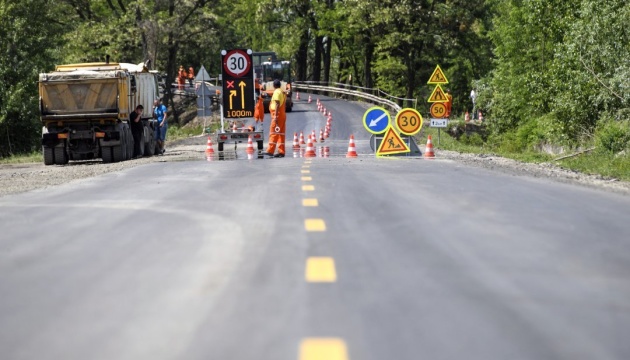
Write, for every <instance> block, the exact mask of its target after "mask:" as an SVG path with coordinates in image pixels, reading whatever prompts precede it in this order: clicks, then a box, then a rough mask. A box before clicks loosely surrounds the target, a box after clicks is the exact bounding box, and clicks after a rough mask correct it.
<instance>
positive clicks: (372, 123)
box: [370, 113, 387, 127]
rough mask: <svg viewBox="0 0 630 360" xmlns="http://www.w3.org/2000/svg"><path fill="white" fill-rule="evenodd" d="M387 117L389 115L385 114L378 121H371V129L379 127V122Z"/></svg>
mask: <svg viewBox="0 0 630 360" xmlns="http://www.w3.org/2000/svg"><path fill="white" fill-rule="evenodd" d="M386 117H387V114H385V113H384V114H383V115H381V116H379V117H377V118H376V119H374V120H372V121H370V127H373V126H376V125H378V122H379V121H381V120H383V119H384V118H386Z"/></svg>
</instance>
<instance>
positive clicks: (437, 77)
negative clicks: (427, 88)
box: [427, 65, 448, 84]
mask: <svg viewBox="0 0 630 360" xmlns="http://www.w3.org/2000/svg"><path fill="white" fill-rule="evenodd" d="M427 84H448V79H446V75H444V71H442V68H440V65H438V66H436V67H435V70H433V74H431V77H430V78H429V81H428V82H427Z"/></svg>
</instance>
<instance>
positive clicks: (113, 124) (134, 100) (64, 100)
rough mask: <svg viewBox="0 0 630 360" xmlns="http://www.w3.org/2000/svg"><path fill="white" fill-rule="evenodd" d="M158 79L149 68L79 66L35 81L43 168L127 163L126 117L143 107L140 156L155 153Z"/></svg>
mask: <svg viewBox="0 0 630 360" xmlns="http://www.w3.org/2000/svg"><path fill="white" fill-rule="evenodd" d="M158 89H159V88H158V73H157V71H152V70H149V69H148V63H140V64H128V63H113V62H109V58H108V59H107V61H106V62H100V63H83V64H68V65H57V66H56V67H55V71H53V72H51V73H42V74H40V75H39V108H40V118H41V121H42V125H43V128H42V150H43V153H44V164H46V165H53V164H57V165H64V164H67V163H68V162H69V161H70V160H90V159H97V158H101V159H103V162H105V163H111V162H118V161H124V160H128V159H131V157H132V155H133V148H134V140H133V136H132V135H131V128H130V124H129V115H130V114H131V112H132V111H134V110H135V108H136V106H137V105H142V106H143V107H144V112H143V114H142V119H141V120H142V123H143V125H144V131H143V134H142V139H141V141H142V144H143V146H141V147H140V148H141V149H142V150H143V154H142V155H144V156H150V155H154V154H156V153H157V149H156V141H155V138H154V129H155V127H156V126H157V125H156V120H154V119H153V116H152V115H153V114H152V111H151V109H152V106H153V102H154V101H155V99H157V98H158V97H159V90H158Z"/></svg>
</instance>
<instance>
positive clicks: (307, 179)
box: [302, 176, 313, 181]
mask: <svg viewBox="0 0 630 360" xmlns="http://www.w3.org/2000/svg"><path fill="white" fill-rule="evenodd" d="M311 180H313V178H312V177H310V176H302V181H311Z"/></svg>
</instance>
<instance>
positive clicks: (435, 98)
mask: <svg viewBox="0 0 630 360" xmlns="http://www.w3.org/2000/svg"><path fill="white" fill-rule="evenodd" d="M447 101H448V98H447V97H446V93H445V92H444V90H442V87H441V86H440V85H438V86H436V87H435V89H433V92H432V93H431V96H429V100H427V102H430V103H443V102H447Z"/></svg>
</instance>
